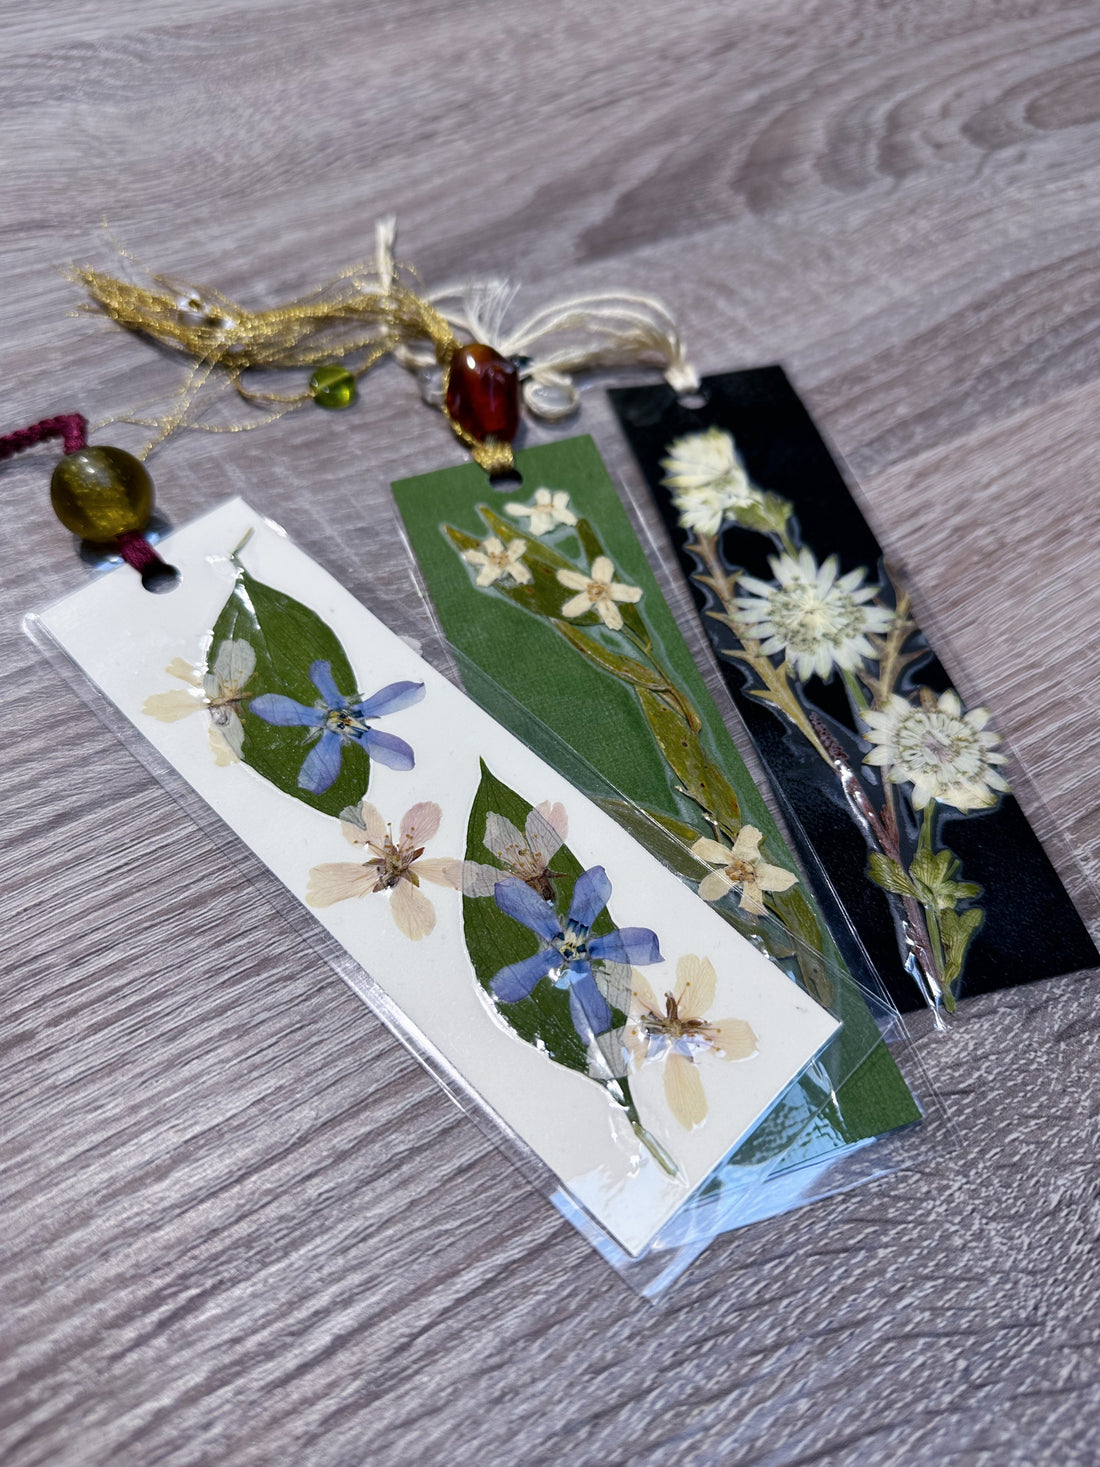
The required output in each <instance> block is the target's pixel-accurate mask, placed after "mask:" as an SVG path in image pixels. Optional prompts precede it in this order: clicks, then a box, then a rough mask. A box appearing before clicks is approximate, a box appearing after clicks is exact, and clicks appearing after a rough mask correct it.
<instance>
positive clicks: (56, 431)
mask: <svg viewBox="0 0 1100 1467" xmlns="http://www.w3.org/2000/svg"><path fill="white" fill-rule="evenodd" d="M47 438H60V439H62V440H63V443H64V448H65V452H66V453H79V452H80V450H81V449H82V448H87V446H88V420H87V418H85V417H84V416H83V414H81V413H61V414H60V415H59V416H58V417H56V418H43V419H42V421H41V422H40V423H32V424H31V425H30V427H29V428H17V429H16V431H15V432H14V433H5V434H4V436H3V437H2V438H0V459H5V458H11V457H12V455H13V454H16V453H22V452H23V450H24V448H33V447H34V445H35V444H36V443H43V442H45V440H46V439H47Z"/></svg>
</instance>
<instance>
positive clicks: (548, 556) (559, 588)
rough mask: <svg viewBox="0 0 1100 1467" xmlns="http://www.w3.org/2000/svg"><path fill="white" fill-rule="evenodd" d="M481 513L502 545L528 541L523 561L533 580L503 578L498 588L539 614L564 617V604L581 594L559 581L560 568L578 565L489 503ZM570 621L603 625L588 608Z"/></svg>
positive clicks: (489, 529) (482, 505)
mask: <svg viewBox="0 0 1100 1467" xmlns="http://www.w3.org/2000/svg"><path fill="white" fill-rule="evenodd" d="M477 512H478V514H479V515H480V516H481V518H482V519H483V520H484V521H485V524H486V527H487V528H488V531H489V533H490V534H491V535H495V536H496V537H497V539H498V540H500V541H501V543H502V544H505V545H507V543H508V541H509V540H515V539H517V538H518V539H520V540H524V541H526V546H527V548H526V549H525V550H524V552H523V563H524V565H526V567H527V569H528V570H529V571H530V572H531V581H530V582H529V583H528V584H527V585H525V586H518V585H516V584H515V583H514V582H512V581H504V580H500V581H497V582H496V584H495V587H494V589H496V590H498V591H500V592H501V593H502V594H503V595H505V596H507V597H508V599H509V600H510V601H514V602H515V603H516V605H517V606H522V607H523V608H524V609H525V610H527V611H531V612H534V614H535V615H536V616H547V617H560V616H561V609H562V607H563V606H564V605H565V603H566V602H567V601H570V600H571V599H572V598H573V597H574V596H575V595H576V594H577V593H576V591H575V590H572V589H571V588H570V587H569V586H563V585H562V583H561V582H560V581H559V580H558V571H560V570H564V571H573V572H576V570H577V567H576V566H575V565H573V564H572V563H571V562H570V561H568V560H566V558H565V556H564V555H562V554H560V553H559V552H558V551H557V550H555V549H554V548H553V547H552V546H550V545H547V544H545V543H544V542H543V541H542V540H539V539H537V538H536V537H535V536H534V535H532V534H530V532H524V530H522V529H521V528H520V527H518V526H516V525H514V524H512V522H511V521H510V520H506V519H502V518H501V517H500V515H498V514H497V513H496V511H495V510H493V509H490V508H489V506H488V505H487V504H479V505H478V507H477ZM474 543H475V544H477V543H479V542H478V541H475V542H474ZM570 620H571V621H572V622H573V624H574V625H575V626H582V627H583V626H596V625H599V624H600V618H599V616H598V614H597V613H596V612H595V611H586V612H585V613H584V614H583V615H582V616H577V617H571V618H570Z"/></svg>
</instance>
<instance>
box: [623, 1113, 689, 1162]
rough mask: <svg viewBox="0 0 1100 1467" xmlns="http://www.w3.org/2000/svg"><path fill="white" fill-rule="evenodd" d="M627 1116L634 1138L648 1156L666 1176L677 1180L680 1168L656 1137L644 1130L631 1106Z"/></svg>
mask: <svg viewBox="0 0 1100 1467" xmlns="http://www.w3.org/2000/svg"><path fill="white" fill-rule="evenodd" d="M627 1114H628V1115H629V1116H630V1125H631V1128H632V1129H633V1131H634V1134H635V1136H637V1138H638V1140H639V1141H640V1142H641V1143H642V1145H643V1146H644V1147H645V1149H646V1150H647V1151H648V1152H649V1154H650V1156H652V1157H653V1160H654V1161H655V1162H656V1163H657V1165H658V1166H659V1167H660V1168H661V1170H662V1171H663V1172H664V1173H665V1174H666V1175H667V1176H670V1177H674V1178H677V1179H678V1178H679V1176H680V1168H679V1167H678V1166H677V1165H676V1163H675V1162H674V1161H673V1159H672V1157H671V1156H669V1154H668V1152H667V1151H666V1150H665V1148H664V1147H663V1146H662V1145H661V1143H660V1142H659V1141H658V1140H657V1139H656V1137H654V1136H651V1135H650V1134H649V1132H648V1131H647V1130H646V1128H645V1127H644V1126H643V1125H642V1123H641V1121H640V1120H639V1119H638V1113H637V1111H635V1110H634V1107H633V1106H631V1108H630V1110H628V1111H627Z"/></svg>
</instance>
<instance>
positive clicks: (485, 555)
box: [462, 535, 532, 586]
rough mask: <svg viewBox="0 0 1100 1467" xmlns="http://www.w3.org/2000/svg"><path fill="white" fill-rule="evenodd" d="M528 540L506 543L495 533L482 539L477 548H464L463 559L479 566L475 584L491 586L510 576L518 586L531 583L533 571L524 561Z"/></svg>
mask: <svg viewBox="0 0 1100 1467" xmlns="http://www.w3.org/2000/svg"><path fill="white" fill-rule="evenodd" d="M526 549H527V541H526V540H520V539H518V538H517V539H515V540H509V541H508V544H507V545H504V544H503V543H502V542H501V541H500V540H498V539H497V537H496V536H495V535H490V536H489V537H488V539H486V540H482V542H481V544H480V545H479V546H478V548H477V549H476V550H464V551H463V552H462V559H463V560H466V561H469V563H470V564H471V565H476V566H478V567H479V569H478V573H477V579H476V581H475V584H476V585H478V586H491V585H493V584H494V582H496V581H499V580H503V579H504V578H505V577H510V578H511V579H512V580H513V581H514V582H515V583H516V585H517V586H526V585H529V584H530V582H531V580H532V576H531V572H530V570H529V569H528V567H527V566H526V565H524V563H523V552H524V551H525V550H526Z"/></svg>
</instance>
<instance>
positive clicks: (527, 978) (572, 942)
mask: <svg viewBox="0 0 1100 1467" xmlns="http://www.w3.org/2000/svg"><path fill="white" fill-rule="evenodd" d="M610 896H611V882H610V881H609V880H608V876H607V872H606V871H605V870H604V868H603V867H602V866H593V867H591V868H590V869H589V870H588V871H585V872H583V873H582V874H581V875H580V876H578V877H577V881H576V884H575V886H574V887H573V900H572V902H571V903H570V906H569V916H568V917H567V918H566V919H565V923H564V924H563V923H562V921H561V918H560V917H559V916H558V914H557V913H556V912H555V911H554V908H553V907H552V906H551V905H550V903H549V902H545V901H543V899H542V897H540V896H539V895H538V893H537V892H535V891H533V890H532V889H531V887H529V886H528V885H527V884H526V883H525V882H523V881H520V880H518V879H516V878H514V877H513V878H510V879H508V880H505V881H498V882H497V884H496V887H495V888H494V890H493V897H494V899H495V901H496V904H497V906H498V907H499V908H500V910H501V911H502V912H505V913H506V914H507V915H508V916H509V917H512V918H514V919H515V920H516V921H517V922H522V923H523V925H524V927H529V928H530V929H531V931H532V932H534V933H535V934H536V935H537V936H539V937H541V938H542V940H543V942H544V943H545V944H546V946H545V947H542V948H540V949H539V951H538V952H537V953H535V954H534V956H533V957H530V958H524V959H522V961H521V962H518V963H509V964H508V966H507V967H506V968H501V970H500V972H499V973H497V974H496V975H495V976H494V978H493V980H492V982H491V983H490V985H489V988H490V991H491V992H492V995H493V997H494V998H498V999H500V1001H501V1002H502V1003H518V1002H519V1000H520V999H521V998H526V997H527V995H528V994H529V993H530V992H531V990H532V989H533V988H534V986H535V984H536V983H538V981H539V980H540V979H541V978H548V977H549V978H552V979H553V981H554V986H555V987H556V988H568V990H569V1014H570V1017H571V1018H572V1020H573V1027H574V1029H576V1031H577V1033H578V1034H579V1035H580V1037H581V1038H582V1039H583V1040H584V1042H585V1043H586V1044H588V1043H590V1042H591V1041H592V1040H593V1039H594V1038H595V1036H596V1035H597V1034H602V1033H603V1032H604V1031H605V1030H606V1029H610V1027H611V1005H610V1004H609V1003H608V1002H607V999H606V998H604V996H603V994H602V993H601V992H600V990H599V989H598V988H597V986H596V980H595V978H594V977H593V976H592V964H593V963H594V962H600V961H601V960H602V961H604V962H609V963H638V964H646V963H661V962H663V961H664V959H663V958H662V956H661V949H660V947H659V946H658V943H657V934H656V933H655V932H651V931H650V930H649V928H648V927H620V928H619V929H618V930H617V931H615V932H608V933H606V934H605V935H604V936H602V937H590V936H589V933H590V931H591V929H592V924H593V923H594V922H595V920H596V918H597V917H598V916H599V915H600V913H601V912H602V911H603V909H604V907H606V906H607V903H608V899H609V898H610Z"/></svg>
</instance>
